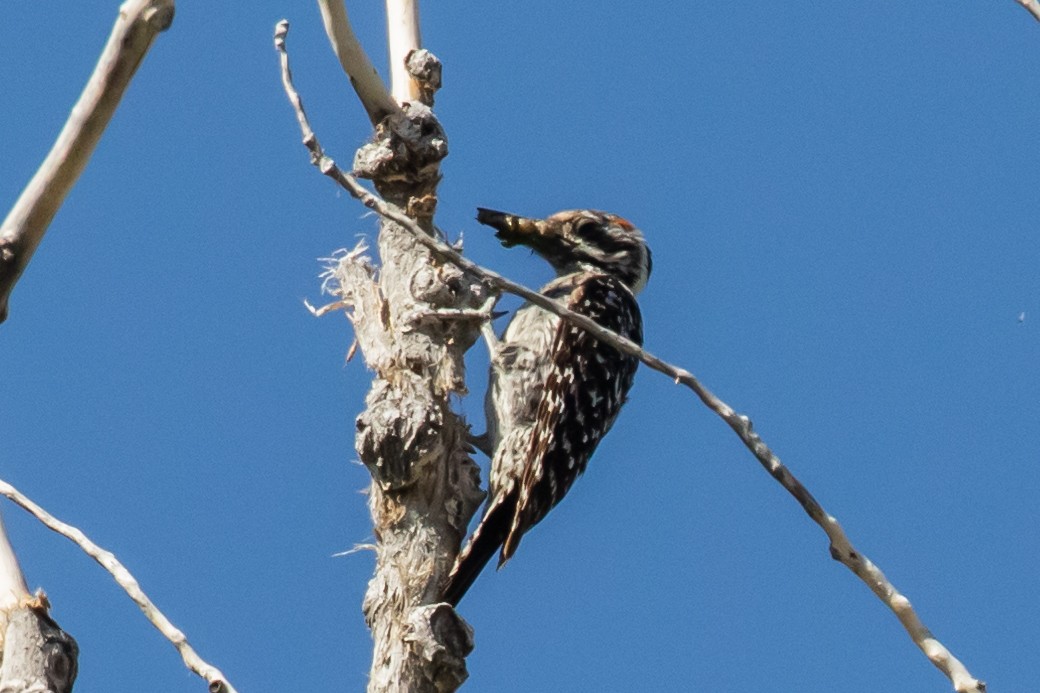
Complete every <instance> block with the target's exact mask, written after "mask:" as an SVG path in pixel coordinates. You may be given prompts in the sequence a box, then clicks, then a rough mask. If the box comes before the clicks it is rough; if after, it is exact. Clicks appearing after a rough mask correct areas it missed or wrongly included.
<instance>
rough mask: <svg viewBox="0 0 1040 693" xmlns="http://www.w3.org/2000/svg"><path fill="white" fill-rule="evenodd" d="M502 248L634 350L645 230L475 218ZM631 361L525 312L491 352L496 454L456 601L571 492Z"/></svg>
mask: <svg viewBox="0 0 1040 693" xmlns="http://www.w3.org/2000/svg"><path fill="white" fill-rule="evenodd" d="M477 219H478V220H479V221H481V222H482V223H485V224H488V225H490V226H493V227H495V228H496V229H498V233H497V235H498V237H499V238H500V239H501V240H502V242H503V244H504V245H516V244H524V245H528V246H530V247H531V248H533V249H534V250H535V251H536V252H538V253H539V254H540V255H542V256H543V257H544V258H545V259H547V260H548V261H549V262H550V263H551V264H552V265H553V267H554V268H555V269H556V270H557V273H558V275H559V276H558V277H557V278H556V279H554V280H553V281H551V282H550V283H549V284H547V285H546V286H544V287H543V288H542V289H541V293H543V294H545V295H547V296H549V297H551V298H554V299H556V300H558V301H560V302H562V303H564V304H565V305H566V306H567V307H568V308H570V309H571V310H574V311H576V312H579V313H582V314H584V315H586V316H588V317H591V318H592V319H594V320H595V321H596V322H598V323H599V324H600V325H602V326H603V327H606V328H607V329H610V330H613V331H615V332H617V333H619V334H621V335H624V336H625V337H628V338H629V339H631V340H633V341H635V342H636V343H642V321H641V317H640V313H639V306H638V304H637V303H636V300H635V294H636V293H638V291H639V290H640V289H642V288H643V286H644V285H645V284H646V280H647V278H648V277H649V274H650V268H651V260H650V251H649V249H648V248H647V246H646V243H645V242H644V240H643V236H642V234H641V233H640V232H639V230H638V229H636V228H635V227H634V226H632V225H631V224H630V223H628V222H627V221H625V220H624V219H621V218H620V217H617V216H614V215H611V214H606V213H603V212H594V211H589V210H576V211H569V212H560V213H558V214H555V215H553V216H552V217H549V218H548V219H545V220H535V219H525V218H523V217H516V216H513V215H509V214H503V213H500V212H491V211H489V210H480V214H479V215H478V217H477ZM637 366H638V361H636V359H634V358H633V357H631V356H626V355H624V354H622V353H621V352H619V351H617V350H616V349H614V348H613V347H611V346H609V345H607V344H602V343H600V342H599V341H598V340H596V339H595V338H593V337H591V336H590V335H588V334H587V333H586V332H585V331H584V330H582V329H581V328H578V327H575V326H573V325H571V324H569V323H566V322H563V321H561V319H560V318H559V317H557V316H556V315H554V314H552V313H549V312H548V311H545V310H543V309H541V308H538V307H536V306H533V305H530V304H525V305H524V306H522V307H521V308H520V310H518V311H517V313H516V315H515V316H514V317H513V319H512V320H511V321H510V323H509V326H508V327H507V328H506V331H505V333H504V334H503V336H502V338H501V340H500V341H499V342H498V344H497V346H496V347H494V349H493V354H492V364H491V374H490V382H489V386H488V393H487V400H486V402H485V410H486V413H487V420H488V433H487V440H488V442H489V443H490V446H491V450H492V460H491V472H490V475H489V480H488V487H489V488H488V504H487V507H486V509H485V511H484V514H483V517H482V519H481V522H480V525H479V526H478V527H477V529H476V531H475V532H474V534H473V536H472V538H471V539H470V541H469V543H468V544H467V545H466V547H465V548H464V549H463V550H462V551H461V552H460V554H459V558H458V560H457V561H456V564H455V568H454V569H453V570H452V573H451V576H450V577H449V582H448V585H447V587H446V588H445V590H444V600H445V601H448V602H450V603H452V604H456V603H458V600H459V599H461V598H462V596H463V595H464V594H465V592H466V590H467V589H469V586H470V585H471V584H472V582H473V581H474V580H475V579H476V577H477V575H478V574H479V573H480V571H481V570H482V569H483V567H484V565H485V564H486V563H487V562H488V561H489V560H490V558H491V556H493V555H494V553H495V552H496V551H500V557H499V566H501V565H502V564H504V563H505V562H506V561H508V560H509V558H510V557H512V555H513V554H514V552H515V551H516V549H517V546H518V545H519V543H520V539H521V538H522V537H523V535H524V533H525V532H527V531H528V530H529V529H530V528H531V527H533V526H534V525H535V524H537V523H538V522H540V521H541V520H542V519H543V518H544V517H545V515H546V514H547V513H548V512H549V510H551V509H552V507H553V506H555V505H556V504H557V503H558V502H559V501H560V500H561V499H562V498H563V496H564V495H565V494H566V493H567V492H568V490H569V489H570V487H571V485H572V484H573V482H574V480H575V479H576V478H577V477H578V476H580V475H581V474H582V473H583V472H584V471H585V467H586V465H587V463H588V460H589V457H590V456H591V455H592V453H593V451H594V450H595V449H596V446H597V445H598V444H599V441H600V440H601V439H602V437H603V436H604V435H605V434H606V433H607V431H608V430H610V427H611V426H612V425H613V423H614V420H615V418H616V417H617V414H618V412H619V411H620V409H621V406H622V404H623V403H624V400H625V396H626V394H627V392H628V390H629V388H630V387H631V385H632V379H633V376H634V374H635V370H636V367H637Z"/></svg>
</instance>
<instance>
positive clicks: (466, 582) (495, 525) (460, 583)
mask: <svg viewBox="0 0 1040 693" xmlns="http://www.w3.org/2000/svg"><path fill="white" fill-rule="evenodd" d="M512 495H513V494H510V496H512ZM513 501H514V502H509V500H508V499H503V500H502V501H499V502H498V503H495V505H493V506H492V507H490V508H488V510H487V512H486V513H484V518H483V519H482V520H481V521H480V524H479V525H478V526H477V529H476V531H475V532H473V536H472V537H470V540H469V542H468V543H467V544H466V546H465V548H463V549H462V551H461V552H459V557H458V558H457V559H455V567H454V568H452V569H451V574H450V575H449V576H448V584H447V586H446V587H445V588H444V591H443V592H441V601H445V602H448V603H449V604H451V605H452V606H458V603H459V601H460V600H461V599H462V598H463V597H464V596H465V595H466V592H467V591H468V590H469V588H470V587H471V586H472V585H473V583H474V582H475V581H476V579H477V576H479V575H480V572H481V571H482V570H484V566H486V565H487V564H488V561H490V560H491V557H492V556H494V555H495V552H496V551H498V548H499V547H500V546H502V542H503V541H505V539H506V536H507V535H508V534H509V528H510V526H511V524H512V520H513V517H512V514H511V513H510V512H509V508H512V507H513V506H514V505H515V499H513ZM502 562H504V561H502ZM502 562H500V563H499V566H501V563H502Z"/></svg>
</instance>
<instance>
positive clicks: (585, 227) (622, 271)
mask: <svg viewBox="0 0 1040 693" xmlns="http://www.w3.org/2000/svg"><path fill="white" fill-rule="evenodd" d="M477 221H479V222H480V223H481V224H485V225H487V226H490V227H492V228H494V229H496V233H495V235H496V236H497V237H498V238H499V239H500V240H501V241H502V245H504V246H506V247H512V246H514V245H526V246H528V247H530V248H531V249H532V250H534V251H535V252H536V253H538V254H539V255H541V256H542V257H544V258H545V259H546V260H548V261H549V263H550V264H551V265H552V266H553V267H554V268H555V269H556V271H557V272H558V273H559V274H561V275H563V274H570V273H572V272H581V271H593V272H602V273H604V274H609V275H613V276H615V277H617V278H618V279H620V280H621V281H622V282H623V283H624V284H625V285H626V286H627V287H628V288H629V289H630V290H631V291H632V293H633V294H637V293H639V291H640V290H641V289H642V288H643V287H644V286H646V282H647V279H649V278H650V270H651V268H652V265H653V263H652V260H651V257H650V248H649V247H648V246H647V244H646V241H645V240H644V239H643V234H642V233H641V232H640V231H639V229H637V228H636V227H635V226H633V225H632V224H631V223H630V222H628V221H626V220H625V219H622V218H621V217H619V216H617V215H616V214H608V213H606V212H598V211H595V210H591V209H572V210H567V211H564V212H557V213H556V214H553V215H552V216H551V217H548V218H547V219H529V218H527V217H519V216H516V215H515V214H508V213H506V212H496V211H494V210H491V209H484V208H482V207H479V208H477Z"/></svg>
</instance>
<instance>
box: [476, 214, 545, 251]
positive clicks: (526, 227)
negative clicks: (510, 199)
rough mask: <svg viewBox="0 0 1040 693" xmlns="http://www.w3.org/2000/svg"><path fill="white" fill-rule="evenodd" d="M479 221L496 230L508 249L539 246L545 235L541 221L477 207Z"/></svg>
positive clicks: (496, 234) (543, 223)
mask: <svg viewBox="0 0 1040 693" xmlns="http://www.w3.org/2000/svg"><path fill="white" fill-rule="evenodd" d="M477 221H479V222H480V223H481V224H484V225H485V226H490V227H491V228H493V229H495V230H496V231H495V236H497V237H498V239H499V240H501V241H502V245H504V246H506V247H507V248H511V247H512V246H514V245H518V244H523V245H529V246H532V247H534V246H537V244H538V240H539V238H541V237H542V236H543V235H544V233H545V222H544V221H542V220H541V219H529V218H528V217H519V216H517V215H515V214H509V213H508V212H496V211H495V210H493V209H484V208H483V207H477Z"/></svg>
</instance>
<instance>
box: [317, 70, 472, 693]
mask: <svg viewBox="0 0 1040 693" xmlns="http://www.w3.org/2000/svg"><path fill="white" fill-rule="evenodd" d="M423 53H424V56H423V60H421V61H414V60H413V61H412V64H413V65H416V70H417V74H416V75H415V77H416V79H417V80H419V81H422V82H423V84H424V88H425V89H426V90H427V92H428V94H429V95H430V96H432V87H431V85H430V81H429V79H427V77H428V76H429V74H431V71H430V62H431V60H433V58H432V56H430V55H429V53H427V52H425V51H423ZM413 57H414V56H413ZM419 63H421V64H422V74H418V64H419ZM433 73H435V74H436V75H437V78H438V79H439V69H437V70H433ZM430 102H432V99H427V103H422V102H420V101H411V102H407V103H405V104H403V107H402V110H401V112H400V113H399V114H391V115H389V116H387V117H385V118H384V119H383V120H382V121H381V122H380V123H379V124H378V125H377V126H376V134H375V137H374V139H373V140H372V141H371V142H370V143H368V144H366V145H365V146H363V147H362V148H361V149H359V150H358V152H357V155H356V157H355V160H354V170H355V172H356V173H357V174H358V175H359V176H360V177H364V178H369V179H371V180H372V181H373V183H374V185H375V187H376V189H377V190H378V191H379V193H380V194H381V195H382V196H383V197H384V198H385V199H386V200H387V201H389V202H391V203H393V204H394V205H396V206H398V207H399V208H401V209H404V210H407V211H408V214H409V216H410V217H412V218H414V219H415V220H416V221H417V222H418V223H419V224H420V225H421V226H422V228H423V229H424V231H425V232H426V233H428V234H433V233H435V231H434V227H433V213H434V210H435V208H436V201H437V199H436V187H437V183H438V181H439V180H440V173H439V166H438V164H439V162H440V161H441V159H443V158H444V156H445V155H446V154H447V140H446V137H445V134H444V131H443V129H442V128H441V126H440V124H439V123H438V122H437V119H436V118H435V117H434V115H433V112H432V110H431V109H430V107H429V105H428V103H430ZM378 249H379V257H380V266H379V268H378V269H377V268H376V267H375V266H374V265H373V263H372V261H371V260H370V258H368V257H367V256H366V255H365V254H364V250H365V248H364V247H363V246H361V247H359V248H357V249H355V251H353V252H350V253H346V254H344V255H343V256H342V257H341V258H340V259H339V262H338V264H337V265H336V267H335V268H333V270H332V276H333V279H334V281H333V282H332V290H333V293H335V294H337V295H339V296H340V298H341V299H342V300H343V301H344V302H345V303H346V304H348V305H350V306H351V307H352V310H351V312H350V319H351V321H352V322H353V324H354V327H355V334H356V338H357V341H358V345H359V347H360V349H361V352H362V353H363V355H364V359H365V362H366V364H367V365H368V367H369V368H371V369H372V370H373V371H374V372H375V377H374V380H373V382H372V386H371V389H370V390H369V393H368V396H367V398H366V401H365V404H366V408H365V410H364V411H363V412H362V413H361V414H360V415H359V416H358V418H357V438H356V449H357V453H358V456H359V458H360V459H361V461H362V462H363V463H364V464H365V466H366V467H367V468H368V470H369V472H370V473H371V474H372V486H371V491H370V497H369V506H370V509H371V512H372V519H373V522H374V525H375V536H376V539H377V548H376V571H375V575H374V577H373V578H372V580H371V582H370V583H369V587H368V591H367V593H366V596H365V601H364V612H365V618H366V621H367V623H368V625H369V627H370V628H371V630H372V636H373V639H374V641H375V645H374V652H373V660H372V669H371V672H370V679H369V691H373V692H375V691H380V692H383V691H386V692H405V691H408V692H415V693H420V692H426V691H452V690H455V689H456V688H457V687H458V686H459V685H460V684H461V683H462V682H463V681H464V680H465V679H466V675H467V674H466V667H465V657H466V655H467V654H469V652H470V651H471V650H472V647H473V643H472V631H471V630H470V628H469V626H468V625H467V624H466V623H465V622H463V621H462V620H461V619H460V618H459V617H458V616H457V615H456V613H455V611H454V610H453V609H451V608H450V607H448V606H447V605H445V604H437V603H436V601H437V597H438V594H439V591H440V588H441V586H442V585H443V583H444V580H445V578H446V576H447V574H448V572H449V571H450V569H451V566H452V561H453V560H454V557H455V554H456V553H457V551H458V547H459V543H460V541H461V539H462V538H463V537H464V535H465V532H466V526H467V523H468V521H469V519H470V517H472V515H473V513H474V512H475V511H476V508H477V506H478V505H479V503H480V501H481V500H482V498H483V493H482V492H481V490H480V484H479V478H478V476H479V474H478V470H477V467H476V465H475V464H474V463H473V461H472V460H471V459H470V457H469V454H468V451H469V445H468V443H467V440H468V433H469V431H468V427H467V425H466V423H465V422H464V421H463V419H462V418H461V417H460V416H459V415H458V414H457V413H455V412H454V411H453V410H452V407H451V401H450V400H451V397H452V395H461V394H464V393H465V389H466V388H465V380H464V366H463V360H462V358H463V354H464V353H465V351H466V349H468V348H469V346H470V345H472V343H473V342H474V341H475V339H476V337H477V335H478V332H479V325H478V324H477V323H476V322H474V321H472V320H469V321H467V320H465V319H451V318H445V319H441V318H439V317H437V316H436V315H435V314H436V312H437V311H438V310H442V309H457V308H477V307H478V306H481V305H483V304H484V303H485V302H486V301H487V299H488V297H489V295H490V288H489V287H487V286H486V285H484V284H483V283H481V282H480V281H479V279H477V278H476V277H474V276H472V275H470V274H467V273H466V272H464V271H463V270H461V269H459V268H458V267H457V266H456V265H454V264H452V263H450V262H446V261H444V260H443V259H442V258H440V257H439V256H437V255H435V254H434V253H432V252H431V251H430V249H428V248H427V247H425V246H424V245H423V244H421V243H419V242H418V241H417V240H416V238H415V236H414V234H412V233H411V232H409V231H408V230H407V229H405V228H403V227H401V226H399V225H398V224H396V223H394V222H392V221H389V220H386V219H382V220H381V226H380V231H379V241H378Z"/></svg>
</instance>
